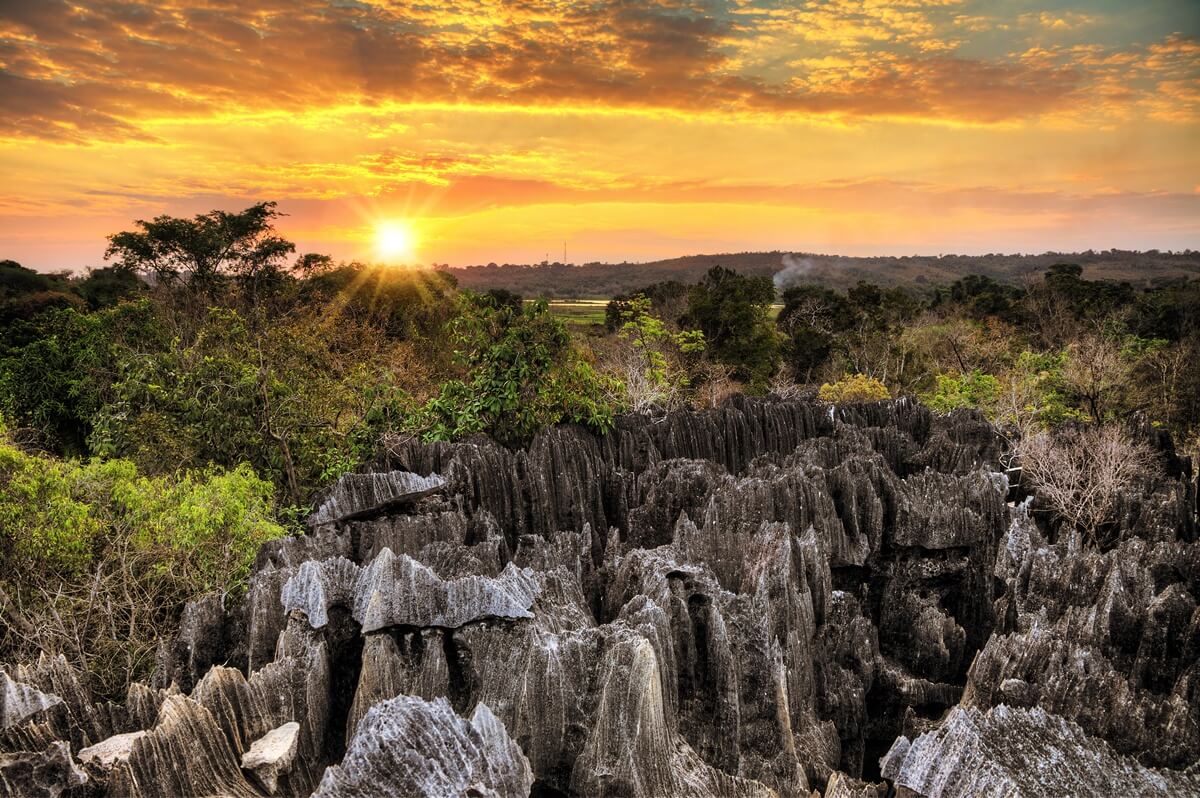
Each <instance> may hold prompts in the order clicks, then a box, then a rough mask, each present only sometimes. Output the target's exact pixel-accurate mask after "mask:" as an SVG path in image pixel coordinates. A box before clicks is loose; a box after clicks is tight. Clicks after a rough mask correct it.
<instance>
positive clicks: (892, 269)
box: [448, 250, 1200, 298]
mask: <svg viewBox="0 0 1200 798" xmlns="http://www.w3.org/2000/svg"><path fill="white" fill-rule="evenodd" d="M1056 263H1077V264H1079V265H1080V266H1082V267H1083V270H1084V276H1085V277H1086V278H1088V279H1093V280H1095V279H1107V280H1127V281H1129V282H1131V283H1134V284H1136V285H1152V284H1155V283H1161V282H1165V281H1167V280H1173V279H1178V278H1180V277H1184V278H1193V279H1194V278H1200V252H1193V251H1190V250H1189V251H1186V252H1166V253H1163V252H1157V251H1153V250H1152V251H1150V252H1126V251H1121V250H1109V251H1107V252H1090V251H1089V252H1070V253H1064V252H1047V253H1043V254H1041V255H943V256H941V257H937V256H901V257H872V258H847V257H841V256H837V255H817V254H810V253H786V252H737V253H727V254H721V255H688V256H686V257H682V258H671V259H669V260H657V261H650V262H648V263H587V264H584V265H582V266H572V265H568V264H563V263H548V264H539V265H530V266H527V265H517V264H503V265H496V264H489V265H487V266H467V267H462V268H455V269H448V271H449V272H450V273H451V274H453V275H454V276H455V277H456V278H458V284H459V285H460V286H462V287H463V288H470V289H472V290H476V291H486V290H488V289H491V288H505V289H508V290H509V291H515V292H517V293H518V294H521V295H523V296H527V297H534V296H545V297H550V298H553V297H578V298H606V297H611V296H614V295H616V294H620V293H625V292H629V291H633V290H636V289H638V288H641V287H643V286H646V285H648V284H650V283H654V282H659V281H661V280H678V281H679V282H683V283H694V282H696V281H697V280H699V279H700V278H701V277H702V276H703V274H704V273H705V272H706V271H708V269H710V268H711V267H713V266H717V265H720V266H725V267H727V268H730V269H734V270H736V271H739V272H742V273H744V274H754V275H764V276H775V275H776V274H779V277H777V278H776V285H781V286H786V285H787V284H790V283H792V282H809V283H822V284H825V285H829V286H832V287H835V288H846V287H848V286H851V285H854V284H855V283H857V282H858V281H859V280H866V281H869V282H873V283H879V284H881V285H929V286H932V285H938V284H945V283H951V282H954V281H955V280H957V279H958V278H960V277H962V276H964V275H967V274H983V275H987V276H988V277H991V278H992V279H994V280H998V281H1001V282H1006V283H1014V284H1019V283H1021V282H1023V281H1025V280H1027V279H1029V278H1030V277H1033V276H1036V275H1039V274H1041V273H1042V272H1045V271H1046V270H1047V269H1049V268H1050V267H1051V266H1053V265H1054V264H1056Z"/></svg>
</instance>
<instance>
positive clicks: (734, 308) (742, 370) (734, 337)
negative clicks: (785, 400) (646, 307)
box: [683, 266, 779, 385]
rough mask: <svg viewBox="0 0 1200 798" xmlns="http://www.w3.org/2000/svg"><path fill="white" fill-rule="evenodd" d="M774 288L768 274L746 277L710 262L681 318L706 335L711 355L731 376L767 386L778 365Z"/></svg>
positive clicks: (693, 288)
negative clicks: (730, 367) (773, 308)
mask: <svg viewBox="0 0 1200 798" xmlns="http://www.w3.org/2000/svg"><path fill="white" fill-rule="evenodd" d="M774 300H775V287H774V284H773V283H772V282H771V279H770V278H769V277H746V276H744V275H740V274H738V273H737V272H735V271H732V270H730V269H726V268H723V267H721V266H714V267H713V268H711V269H709V270H708V273H707V274H705V275H704V279H703V280H701V281H700V282H699V283H698V284H696V285H695V286H693V287H692V290H691V292H690V293H689V295H688V309H687V314H686V315H685V317H684V319H683V322H684V325H685V326H687V327H692V328H694V329H698V330H700V331H701V332H703V333H704V340H705V342H706V344H707V346H708V352H709V355H710V356H711V357H712V358H713V359H714V360H716V361H718V362H720V363H725V364H728V365H729V366H732V367H733V369H734V372H735V376H737V377H739V378H741V379H746V380H751V381H753V382H756V383H760V384H763V385H765V382H766V379H767V378H768V377H769V376H770V375H771V374H772V373H774V371H775V369H776V368H777V367H778V365H779V340H778V336H777V335H776V333H775V330H774V328H773V326H772V324H771V320H770V310H771V303H772V302H774Z"/></svg>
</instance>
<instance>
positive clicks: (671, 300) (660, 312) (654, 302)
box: [604, 280, 689, 333]
mask: <svg viewBox="0 0 1200 798" xmlns="http://www.w3.org/2000/svg"><path fill="white" fill-rule="evenodd" d="M688 291H689V286H687V285H684V284H683V283H680V282H676V281H675V280H667V281H665V282H661V283H651V284H650V285H647V286H646V287H645V288H640V289H638V290H637V291H632V292H630V293H624V294H618V295H617V296H615V297H613V298H612V299H611V300H610V301H609V303H608V305H606V306H605V308H604V327H605V329H607V330H608V331H609V332H610V333H615V332H617V331H618V330H620V329H621V327H622V326H623V325H624V324H625V317H624V314H626V313H628V312H629V311H630V309H631V307H632V304H631V303H632V302H633V301H634V300H635V299H637V298H638V297H644V298H645V299H649V300H650V307H649V311H650V312H651V313H653V314H654V315H655V316H657V317H659V318H660V319H663V320H665V321H667V322H668V323H672V324H673V323H675V322H677V321H678V319H679V317H680V316H681V315H683V312H684V310H686V307H687V298H688Z"/></svg>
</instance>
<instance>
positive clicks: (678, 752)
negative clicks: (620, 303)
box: [0, 398, 1200, 798]
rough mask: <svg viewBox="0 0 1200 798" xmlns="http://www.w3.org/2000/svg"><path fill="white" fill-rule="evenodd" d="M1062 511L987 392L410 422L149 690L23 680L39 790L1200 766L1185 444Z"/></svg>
mask: <svg viewBox="0 0 1200 798" xmlns="http://www.w3.org/2000/svg"><path fill="white" fill-rule="evenodd" d="M1157 443H1158V445H1159V446H1160V449H1161V452H1162V457H1163V461H1164V463H1165V464H1166V468H1165V470H1164V474H1163V476H1162V477H1161V479H1159V480H1158V482H1157V483H1156V484H1154V485H1143V486H1130V487H1129V489H1128V495H1124V496H1123V497H1122V503H1121V507H1122V516H1121V518H1122V520H1121V530H1120V534H1119V535H1118V537H1119V538H1120V542H1119V543H1118V544H1117V545H1116V546H1115V547H1113V548H1111V549H1110V550H1107V551H1100V550H1095V549H1092V548H1090V547H1088V546H1086V545H1084V543H1083V542H1082V541H1081V540H1080V539H1079V538H1078V537H1075V536H1071V535H1063V536H1060V537H1059V538H1058V539H1050V535H1049V531H1048V527H1047V526H1046V525H1045V524H1044V523H1042V522H1039V513H1038V498H1037V497H1036V496H1026V495H1025V494H1024V493H1023V491H1022V490H1021V489H1020V488H1019V487H1017V486H1010V481H1009V479H1008V477H1007V476H1006V472H1005V470H1004V469H1003V468H1002V467H1001V465H1000V455H1001V452H1002V449H1003V441H1002V439H1001V438H1000V437H999V436H998V435H997V434H996V433H995V431H994V430H993V429H992V427H991V426H990V425H989V424H988V423H987V422H986V421H984V420H983V419H982V418H981V417H979V416H977V415H974V414H972V413H968V412H962V411H960V412H958V413H955V414H953V415H950V416H945V417H939V416H935V415H933V414H932V413H931V412H930V411H929V410H927V409H926V408H925V407H923V406H921V405H920V404H918V403H915V402H911V401H905V400H898V401H894V402H882V403H878V404H870V405H857V406H845V407H841V408H831V407H829V406H827V405H820V404H816V403H804V402H793V403H789V402H782V401H775V400H751V399H744V398H738V399H735V400H733V401H731V402H730V403H728V404H727V405H725V406H723V407H722V408H720V409H717V410H712V411H707V412H701V413H690V412H686V413H684V412H681V413H676V414H671V415H668V416H667V417H665V418H663V419H657V420H650V419H647V418H640V417H630V418H624V419H621V420H620V421H619V423H618V425H617V428H616V429H615V430H614V431H612V432H611V433H610V434H608V435H605V436H595V435H592V434H590V433H588V432H585V431H583V430H581V429H579V428H575V427H569V426H564V427H558V428H554V429H550V430H547V431H546V432H544V433H543V434H541V435H539V436H538V437H537V438H535V440H534V441H533V442H532V444H531V445H530V446H528V447H527V448H525V449H523V450H515V451H514V450H509V449H506V448H504V447H502V446H500V445H498V444H496V443H494V442H492V441H490V440H488V439H484V438H479V439H475V440H470V441H467V442H463V443H455V444H431V445H426V444H421V443H418V442H404V443H398V444H394V445H392V446H391V448H390V450H389V452H388V454H387V455H386V456H385V457H383V458H382V459H380V460H379V461H378V462H377V463H375V464H374V466H373V468H372V469H371V470H370V473H366V474H355V475H349V476H347V477H345V478H343V479H342V481H341V482H339V483H338V484H337V485H335V486H333V487H332V488H331V489H330V491H329V492H328V495H326V496H325V497H323V499H322V501H321V502H319V503H318V510H317V511H316V512H315V513H314V515H313V516H312V518H311V519H310V522H309V531H308V534H307V535H305V536H303V537H299V538H293V539H287V540H283V541H277V542H274V543H272V544H269V545H268V546H266V547H265V548H264V549H263V550H262V551H261V552H260V555H259V558H258V562H257V564H256V567H255V570H254V574H253V577H252V580H251V584H250V587H249V589H248V591H247V594H246V597H245V600H244V601H243V602H242V603H241V604H240V605H238V606H233V605H232V604H225V605H223V604H222V602H221V601H219V600H218V599H216V598H209V599H205V600H201V601H198V602H195V603H193V604H192V605H190V606H189V607H188V610H187V611H186V612H185V614H184V617H183V623H182V629H181V631H180V633H179V635H178V637H177V638H175V639H172V640H164V641H163V643H162V645H161V647H160V651H159V658H158V664H157V669H156V672H155V677H154V679H153V681H152V683H151V684H148V685H143V684H135V685H134V686H133V687H132V688H131V689H130V691H129V695H128V697H127V699H126V700H125V701H124V702H123V703H120V704H112V703H100V702H96V701H94V700H93V699H92V698H91V696H90V695H89V694H88V692H87V690H86V688H85V687H84V686H83V684H82V682H81V680H80V678H79V677H78V675H77V674H75V673H74V672H73V671H72V670H71V669H70V668H69V667H68V666H67V664H66V662H65V661H63V660H62V659H56V658H51V657H44V658H43V659H42V660H41V661H39V662H36V663H24V664H16V665H13V666H11V667H7V668H6V672H5V673H4V674H3V676H0V719H2V720H3V728H2V729H0V751H2V752H3V753H0V791H6V792H8V793H11V794H21V795H48V796H51V795H68V796H73V795H80V796H83V795H88V796H92V795H95V796H106V795H112V796H161V795H224V796H262V795H288V796H291V795H296V796H300V795H310V794H317V795H321V796H341V795H346V796H367V795H412V794H427V795H479V796H524V795H530V794H534V795H539V796H552V795H563V794H565V795H580V796H709V795H714V796H715V795H722V796H724V795H728V796H781V797H782V796H809V795H811V794H813V793H814V791H815V792H819V793H822V794H824V795H826V796H843V797H845V796H883V795H887V794H888V791H889V790H892V791H893V794H896V795H901V796H928V798H946V797H949V796H968V795H996V796H1001V795H1004V796H1010V795H1030V796H1033V795H1114V796H1115V795H1122V796H1125V795H1162V796H1169V795H1178V796H1184V795H1196V794H1200V765H1198V764H1197V762H1198V760H1200V665H1198V664H1197V663H1198V661H1200V610H1198V609H1197V599H1198V598H1200V543H1198V542H1197V540H1196V538H1197V517H1196V510H1197V508H1196V483H1195V481H1194V477H1193V475H1192V474H1191V471H1190V465H1189V464H1188V463H1187V462H1186V461H1183V460H1181V459H1179V458H1176V457H1175V456H1174V454H1173V452H1171V451H1170V450H1169V443H1166V442H1164V441H1162V440H1158V441H1157Z"/></svg>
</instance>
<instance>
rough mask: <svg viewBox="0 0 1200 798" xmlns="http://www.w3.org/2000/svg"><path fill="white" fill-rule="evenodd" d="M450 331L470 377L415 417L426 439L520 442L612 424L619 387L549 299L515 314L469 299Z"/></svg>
mask: <svg viewBox="0 0 1200 798" xmlns="http://www.w3.org/2000/svg"><path fill="white" fill-rule="evenodd" d="M452 330H453V340H454V342H455V346H456V349H455V358H456V360H457V361H458V364H459V366H460V367H461V368H462V369H463V371H464V372H465V373H464V374H463V375H462V376H461V377H460V378H458V379H452V380H449V381H448V382H446V383H445V384H444V385H443V386H442V388H441V390H440V392H439V393H438V394H437V396H435V397H434V398H432V399H430V400H429V401H428V402H427V403H426V404H425V405H424V407H423V408H421V410H420V411H419V412H418V413H417V414H416V415H415V416H414V418H413V419H412V421H411V428H412V429H413V430H414V431H416V432H418V433H419V434H420V435H421V436H422V437H423V438H425V439H426V440H451V439H455V438H462V437H466V436H469V435H472V434H474V433H478V432H486V433H488V434H490V435H492V436H493V437H495V438H496V439H497V440H500V441H502V442H505V443H509V444H515V443H519V442H521V441H526V440H528V439H529V438H531V437H532V436H533V434H534V433H536V432H537V431H538V430H540V429H542V428H543V427H545V426H547V425H549V424H554V423H557V422H560V421H571V422H575V423H580V424H584V425H586V426H589V427H591V428H593V429H596V430H601V431H603V430H606V429H608V428H609V427H610V426H611V425H612V422H613V413H614V412H615V410H616V403H615V401H614V399H613V397H614V396H616V395H617V394H618V393H619V389H620V386H619V385H618V384H617V383H616V381H615V380H612V379H611V378H607V377H604V376H602V375H600V374H597V373H596V371H595V370H594V369H593V368H592V366H591V365H590V364H589V363H587V362H586V361H585V360H584V359H583V358H582V356H581V355H580V353H579V351H578V350H577V349H576V348H575V347H574V346H573V345H572V342H571V336H570V333H569V332H568V330H567V327H566V325H565V324H564V322H562V321H561V320H559V319H556V318H555V317H554V316H552V315H551V314H550V313H549V311H548V308H547V304H546V302H545V300H537V301H535V302H531V303H528V304H526V305H525V306H524V307H522V308H520V309H514V308H513V307H512V306H511V305H497V303H496V302H495V301H493V300H491V299H490V298H484V297H480V296H478V295H475V294H464V295H463V298H462V300H461V302H460V315H459V316H458V318H456V319H455V320H454V322H453V324H452Z"/></svg>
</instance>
